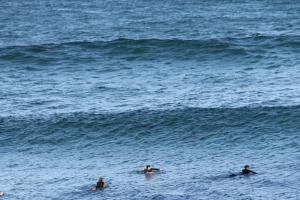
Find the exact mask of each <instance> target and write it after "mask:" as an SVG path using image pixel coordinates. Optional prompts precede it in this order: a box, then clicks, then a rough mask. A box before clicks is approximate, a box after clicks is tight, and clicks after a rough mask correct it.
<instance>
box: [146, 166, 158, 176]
mask: <svg viewBox="0 0 300 200" xmlns="http://www.w3.org/2000/svg"><path fill="white" fill-rule="evenodd" d="M155 171H160V169H157V168H152V167H151V166H150V165H147V166H146V168H145V169H144V173H145V174H146V173H151V172H155Z"/></svg>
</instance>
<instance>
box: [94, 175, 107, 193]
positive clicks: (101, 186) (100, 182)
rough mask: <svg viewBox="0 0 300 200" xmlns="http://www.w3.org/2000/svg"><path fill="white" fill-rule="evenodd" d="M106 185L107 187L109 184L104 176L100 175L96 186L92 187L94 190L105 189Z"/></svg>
mask: <svg viewBox="0 0 300 200" xmlns="http://www.w3.org/2000/svg"><path fill="white" fill-rule="evenodd" d="M106 187H107V184H106V183H105V182H104V180H103V178H101V177H100V178H99V180H98V182H97V184H96V186H95V187H93V188H92V191H96V190H103V189H104V188H106Z"/></svg>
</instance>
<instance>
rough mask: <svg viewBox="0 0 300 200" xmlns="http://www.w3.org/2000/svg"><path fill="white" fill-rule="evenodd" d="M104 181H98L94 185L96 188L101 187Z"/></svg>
mask: <svg viewBox="0 0 300 200" xmlns="http://www.w3.org/2000/svg"><path fill="white" fill-rule="evenodd" d="M104 185H105V183H104V182H103V181H98V182H97V185H96V189H103V188H104Z"/></svg>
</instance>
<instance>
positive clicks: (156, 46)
mask: <svg viewBox="0 0 300 200" xmlns="http://www.w3.org/2000/svg"><path fill="white" fill-rule="evenodd" d="M278 47H280V48H290V49H296V50H298V48H299V47H300V36H297V35H294V36H283V35H280V36H266V35H260V34H253V35H250V36H246V37H241V38H221V39H208V40H181V39H138V40H135V39H126V38H120V39H116V40H112V41H75V42H67V43H58V44H40V45H29V46H8V47H2V48H0V60H4V61H22V62H24V61H25V62H37V63H39V64H47V63H51V62H55V61H60V60H72V59H73V60H74V59H75V60H76V61H78V60H80V59H83V60H82V61H84V62H88V61H89V60H92V61H93V59H95V58H99V57H101V56H103V55H105V56H106V57H109V58H120V59H129V60H130V59H141V60H152V59H159V58H165V57H171V58H176V59H190V58H197V57H199V56H201V55H202V56H207V55H215V54H217V55H219V54H222V55H227V56H231V55H232V56H238V55H241V56H245V55H248V54H249V53H251V52H255V51H258V50H268V49H270V48H278ZM260 53H262V52H260Z"/></svg>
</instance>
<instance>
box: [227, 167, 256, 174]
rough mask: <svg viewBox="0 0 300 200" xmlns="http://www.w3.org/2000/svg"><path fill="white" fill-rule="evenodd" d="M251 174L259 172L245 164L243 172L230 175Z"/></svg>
mask: <svg viewBox="0 0 300 200" xmlns="http://www.w3.org/2000/svg"><path fill="white" fill-rule="evenodd" d="M250 174H257V173H256V172H254V171H252V170H251V169H250V166H249V165H245V166H244V169H243V170H242V172H241V173H238V174H230V175H229V177H235V176H239V175H250Z"/></svg>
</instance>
